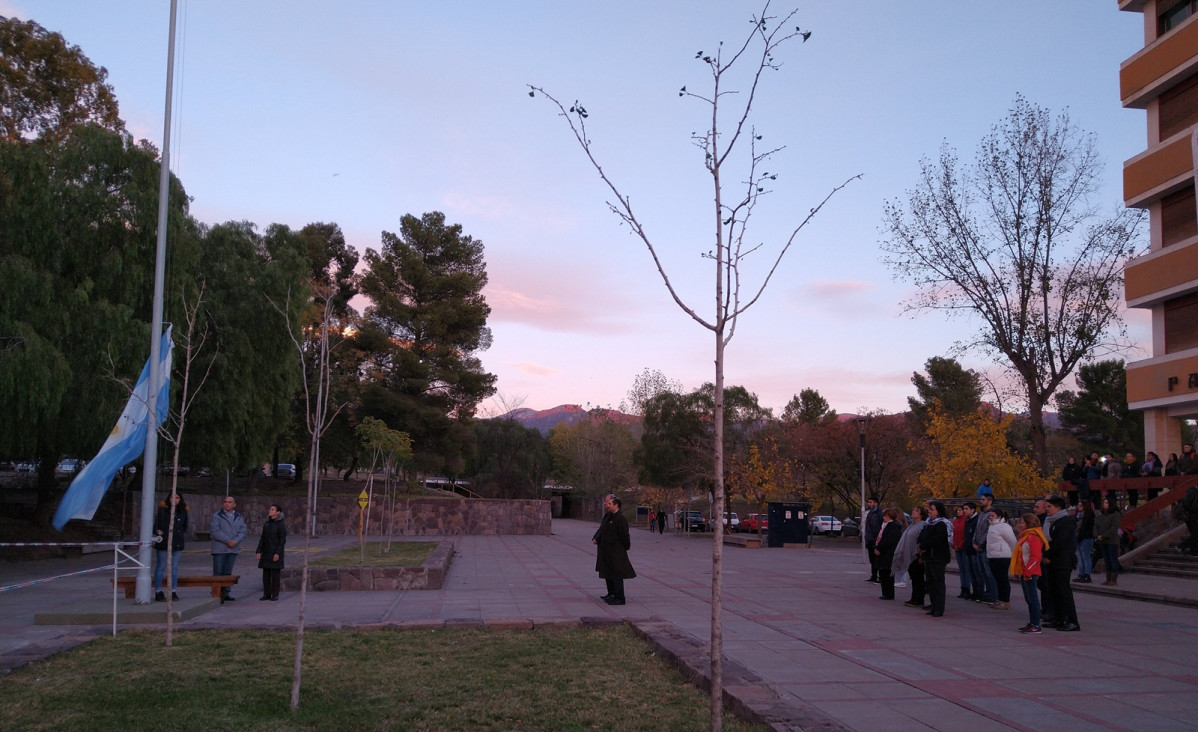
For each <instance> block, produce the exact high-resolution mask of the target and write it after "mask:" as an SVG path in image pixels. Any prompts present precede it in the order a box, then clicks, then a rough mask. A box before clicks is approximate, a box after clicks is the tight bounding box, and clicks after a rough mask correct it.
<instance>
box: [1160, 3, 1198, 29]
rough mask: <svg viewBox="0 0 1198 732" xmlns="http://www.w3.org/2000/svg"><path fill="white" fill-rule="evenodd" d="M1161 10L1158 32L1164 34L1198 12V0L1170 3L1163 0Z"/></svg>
mask: <svg viewBox="0 0 1198 732" xmlns="http://www.w3.org/2000/svg"><path fill="white" fill-rule="evenodd" d="M1160 7H1161V12H1160V15H1158V16H1157V22H1156V34H1157V36H1163V35H1164V34H1166V33H1168V32H1169V31H1171V30H1173V29H1174V28H1176V27H1177V26H1179V25H1181V24H1182V22H1183V21H1184V20H1185V19H1186V18H1188V17H1190V16H1191V15H1194V14H1195V13H1196V12H1198V0H1178V2H1176V3H1174V4H1172V5H1169V4H1168V3H1165V2H1162V3H1161V4H1160Z"/></svg>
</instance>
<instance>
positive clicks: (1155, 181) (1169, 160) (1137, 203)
mask: <svg viewBox="0 0 1198 732" xmlns="http://www.w3.org/2000/svg"><path fill="white" fill-rule="evenodd" d="M1194 27H1195V28H1198V26H1194ZM1193 175H1194V157H1193V152H1192V151H1191V145H1190V132H1189V131H1186V132H1181V133H1178V134H1176V135H1174V136H1173V137H1171V138H1169V139H1168V140H1165V141H1163V142H1161V144H1159V145H1156V146H1155V147H1153V148H1150V149H1148V150H1145V151H1144V152H1142V153H1140V154H1139V155H1137V156H1135V157H1134V158H1132V159H1131V160H1128V161H1127V162H1125V163H1124V164H1123V203H1124V205H1125V206H1127V207H1129V208H1131V207H1136V208H1147V207H1148V204H1150V203H1152V202H1153V201H1156V200H1159V199H1160V198H1161V197H1162V196H1166V195H1168V194H1170V193H1173V192H1174V191H1177V190H1180V189H1181V188H1183V187H1185V186H1186V185H1188V184H1189V183H1190V181H1191V180H1192V179H1193Z"/></svg>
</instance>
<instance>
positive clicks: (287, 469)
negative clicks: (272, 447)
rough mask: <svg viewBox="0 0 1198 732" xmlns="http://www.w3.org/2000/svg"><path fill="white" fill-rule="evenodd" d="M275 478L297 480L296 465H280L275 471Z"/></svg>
mask: <svg viewBox="0 0 1198 732" xmlns="http://www.w3.org/2000/svg"><path fill="white" fill-rule="evenodd" d="M275 477H276V478H286V479H288V480H295V463H279V466H278V468H276V469H275Z"/></svg>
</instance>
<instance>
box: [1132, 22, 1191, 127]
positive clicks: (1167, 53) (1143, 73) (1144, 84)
mask: <svg viewBox="0 0 1198 732" xmlns="http://www.w3.org/2000/svg"><path fill="white" fill-rule="evenodd" d="M1196 68H1198V16H1194V17H1192V18H1189V19H1187V20H1186V21H1185V22H1183V23H1182V24H1181V25H1179V26H1178V27H1176V28H1174V29H1173V30H1171V31H1169V32H1168V33H1166V34H1165V35H1163V36H1161V37H1160V38H1158V39H1156V40H1155V41H1153V42H1152V43H1149V44H1148V45H1147V46H1144V48H1142V49H1140V50H1139V51H1137V52H1136V53H1135V54H1134V55H1133V56H1132V57H1131V58H1129V59H1127V60H1126V61H1124V62H1123V63H1122V64H1121V65H1120V67H1119V96H1120V98H1121V99H1122V100H1123V106H1124V107H1134V108H1137V109H1144V108H1145V107H1147V106H1148V103H1149V102H1150V101H1152V100H1153V99H1155V98H1156V97H1157V96H1159V95H1160V93H1161V92H1163V91H1165V90H1166V89H1168V88H1169V87H1170V86H1172V85H1173V84H1174V83H1176V81H1178V80H1179V79H1184V78H1185V77H1187V76H1189V75H1190V74H1192V73H1193V71H1194V69H1196Z"/></svg>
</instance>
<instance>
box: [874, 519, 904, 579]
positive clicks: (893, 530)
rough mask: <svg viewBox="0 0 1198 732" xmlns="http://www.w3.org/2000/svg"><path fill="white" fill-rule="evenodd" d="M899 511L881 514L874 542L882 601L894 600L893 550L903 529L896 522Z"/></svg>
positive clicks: (896, 546)
mask: <svg viewBox="0 0 1198 732" xmlns="http://www.w3.org/2000/svg"><path fill="white" fill-rule="evenodd" d="M899 515H900V514H899V510H898V509H897V508H888V509H886V511H885V512H884V513H883V514H882V528H881V530H880V531H878V538H877V541H875V542H874V556H875V557H876V558H877V565H878V580H879V582H880V583H881V585H882V596H881V598H880V599H882V600H893V599H894V572H893V570H892V568H891V565H892V564H894V550H895V549H896V548H898V544H899V539H900V538H902V536H903V528H902V526H901V525H900V524H899V522H898V517H899Z"/></svg>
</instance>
